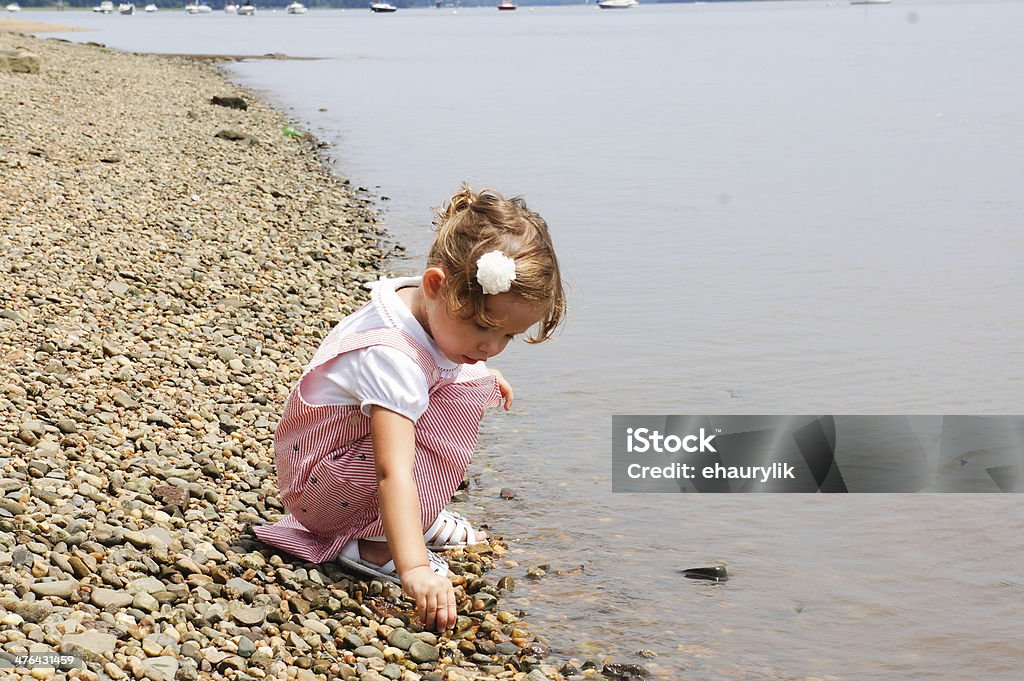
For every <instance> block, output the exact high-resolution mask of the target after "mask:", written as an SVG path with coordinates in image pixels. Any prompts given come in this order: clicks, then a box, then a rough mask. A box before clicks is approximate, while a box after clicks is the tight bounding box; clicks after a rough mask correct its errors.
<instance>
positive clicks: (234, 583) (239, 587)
mask: <svg viewBox="0 0 1024 681" xmlns="http://www.w3.org/2000/svg"><path fill="white" fill-rule="evenodd" d="M224 586H225V587H226V588H228V589H233V590H234V591H236V592H238V594H239V595H241V596H242V597H245V596H254V595H256V593H257V592H258V591H259V590H260V588H259V587H258V586H256V585H255V584H253V583H252V582H249V581H246V580H244V579H242V578H241V577H232V578H231V579H229V580H228V581H227V582H225V584H224Z"/></svg>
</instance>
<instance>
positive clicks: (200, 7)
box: [185, 0, 213, 14]
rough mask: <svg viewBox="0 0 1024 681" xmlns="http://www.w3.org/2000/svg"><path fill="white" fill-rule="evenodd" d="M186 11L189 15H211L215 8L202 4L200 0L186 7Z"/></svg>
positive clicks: (195, 0)
mask: <svg viewBox="0 0 1024 681" xmlns="http://www.w3.org/2000/svg"><path fill="white" fill-rule="evenodd" d="M185 11H186V12H188V13H189V14H209V13H210V12H212V11H213V8H212V7H210V6H209V5H207V4H206V3H205V2H204V3H200V2H199V0H193V2H192V4H191V5H185Z"/></svg>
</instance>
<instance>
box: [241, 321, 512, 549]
mask: <svg viewBox="0 0 1024 681" xmlns="http://www.w3.org/2000/svg"><path fill="white" fill-rule="evenodd" d="M373 304H377V303H375V302H371V303H368V305H373ZM385 319H387V318H386V317H385ZM370 346H387V347H390V348H394V349H396V350H399V351H401V352H402V353H404V354H405V355H407V356H408V357H409V358H411V359H412V360H413V361H415V362H416V364H417V365H418V366H419V367H420V369H422V370H423V373H424V375H425V376H426V377H427V384H428V386H429V390H428V393H429V398H430V401H429V406H428V407H427V409H426V411H425V412H424V413H423V415H422V416H420V418H419V419H418V420H417V421H416V424H415V432H416V452H415V458H414V464H413V480H414V481H415V483H416V490H417V492H418V493H419V502H420V514H421V518H420V522H421V525H422V526H423V527H424V528H426V527H429V526H430V525H431V523H433V522H434V519H435V518H436V517H437V515H438V514H439V513H440V512H441V511H442V510H444V507H445V505H447V503H448V502H449V501H450V500H451V497H452V494H453V493H454V492H455V490H456V488H457V487H458V485H459V483H460V482H461V481H462V479H463V476H464V475H465V471H466V467H467V466H468V465H469V461H470V459H471V458H472V455H473V451H474V449H475V448H476V438H477V430H478V428H479V425H480V419H481V417H482V416H483V413H484V411H483V410H484V409H486V408H487V407H493V406H497V405H499V404H500V403H501V391H500V390H499V389H498V383H497V380H496V379H495V378H494V376H493V375H491V374H490V373H488V372H487V369H486V368H485V367H484V366H483V365H482V364H472V365H470V364H465V365H461V366H460V367H459V370H458V372H457V373H455V374H454V375H453V374H452V373H451V372H442V371H441V370H440V368H439V367H438V365H437V363H436V362H435V360H434V359H433V357H432V356H431V353H430V352H428V351H427V349H425V348H423V347H422V346H421V345H419V344H418V343H417V342H416V340H415V339H414V338H413V337H412V336H411V335H410V334H409V333H406V332H405V331H403V330H402V329H400V328H395V327H389V326H383V327H381V328H374V329H369V330H364V331H359V332H356V333H346V330H345V328H344V322H342V323H341V324H338V325H337V326H335V327H334V329H332V330H331V332H330V333H329V334H328V335H327V338H326V339H325V340H324V342H323V343H322V344H321V345H320V347H319V348H318V349H317V351H316V354H315V355H314V356H313V359H312V360H311V361H310V363H309V365H308V366H307V367H306V369H305V371H303V374H302V378H305V377H306V376H307V375H308V374H309V373H310V372H311V371H313V370H314V369H316V368H317V367H319V366H320V365H322V364H324V363H325V362H328V361H330V360H332V359H334V358H336V357H337V356H338V355H341V354H342V353H346V352H353V351H355V350H361V349H363V348H367V347H370ZM302 378H300V379H299V382H298V383H297V384H296V386H295V388H294V389H293V390H292V393H291V395H290V396H289V398H288V401H287V402H286V403H285V408H284V413H283V414H282V416H281V421H280V422H279V423H278V424H277V429H276V430H275V432H274V453H275V458H276V463H277V478H278V484H279V485H280V487H281V500H282V501H283V502H284V506H285V508H286V509H287V510H288V515H287V516H285V517H284V518H283V519H281V520H279V521H278V522H276V523H274V524H272V525H263V526H261V527H257V528H255V532H256V535H257V536H258V537H259V538H260V539H261V540H262V541H263V542H264V543H266V544H268V545H270V546H274V547H276V548H279V549H281V550H283V551H286V552H288V553H290V554H292V555H294V556H298V557H299V558H303V559H305V560H308V561H310V562H313V563H323V562H327V561H331V560H335V559H336V558H337V557H338V555H339V554H340V553H341V550H342V548H343V547H344V546H345V544H346V543H348V542H349V541H350V540H351V539H353V538H362V537H373V536H381V535H383V534H384V528H383V526H382V524H381V520H380V507H379V505H378V496H379V494H378V487H377V475H376V471H375V468H374V460H373V444H372V442H371V441H370V419H369V417H367V416H366V415H364V414H363V413H362V411H361V410H360V407H359V405H335V404H327V405H320V406H316V405H311V404H309V403H308V402H306V401H305V400H304V399H303V397H302V395H301V393H300V390H299V388H300V386H301V385H302Z"/></svg>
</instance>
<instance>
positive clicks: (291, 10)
mask: <svg viewBox="0 0 1024 681" xmlns="http://www.w3.org/2000/svg"><path fill="white" fill-rule="evenodd" d="M284 11H285V12H288V14H305V13H306V6H305V5H303V4H302V3H301V2H293V3H292V4H290V5H288V6H287V7H285V8H284Z"/></svg>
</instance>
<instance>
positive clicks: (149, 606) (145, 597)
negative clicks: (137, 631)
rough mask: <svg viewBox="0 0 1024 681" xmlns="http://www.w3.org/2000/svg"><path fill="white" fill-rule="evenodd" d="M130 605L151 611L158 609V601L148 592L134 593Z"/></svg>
mask: <svg viewBox="0 0 1024 681" xmlns="http://www.w3.org/2000/svg"><path fill="white" fill-rule="evenodd" d="M158 593H160V592H158ZM132 607H134V608H138V609H139V610H143V611H145V612H150V613H152V612H156V611H157V610H159V609H160V602H159V601H158V600H157V599H156V598H155V597H153V596H151V595H150V594H147V593H139V594H135V599H134V600H133V601H132Z"/></svg>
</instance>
